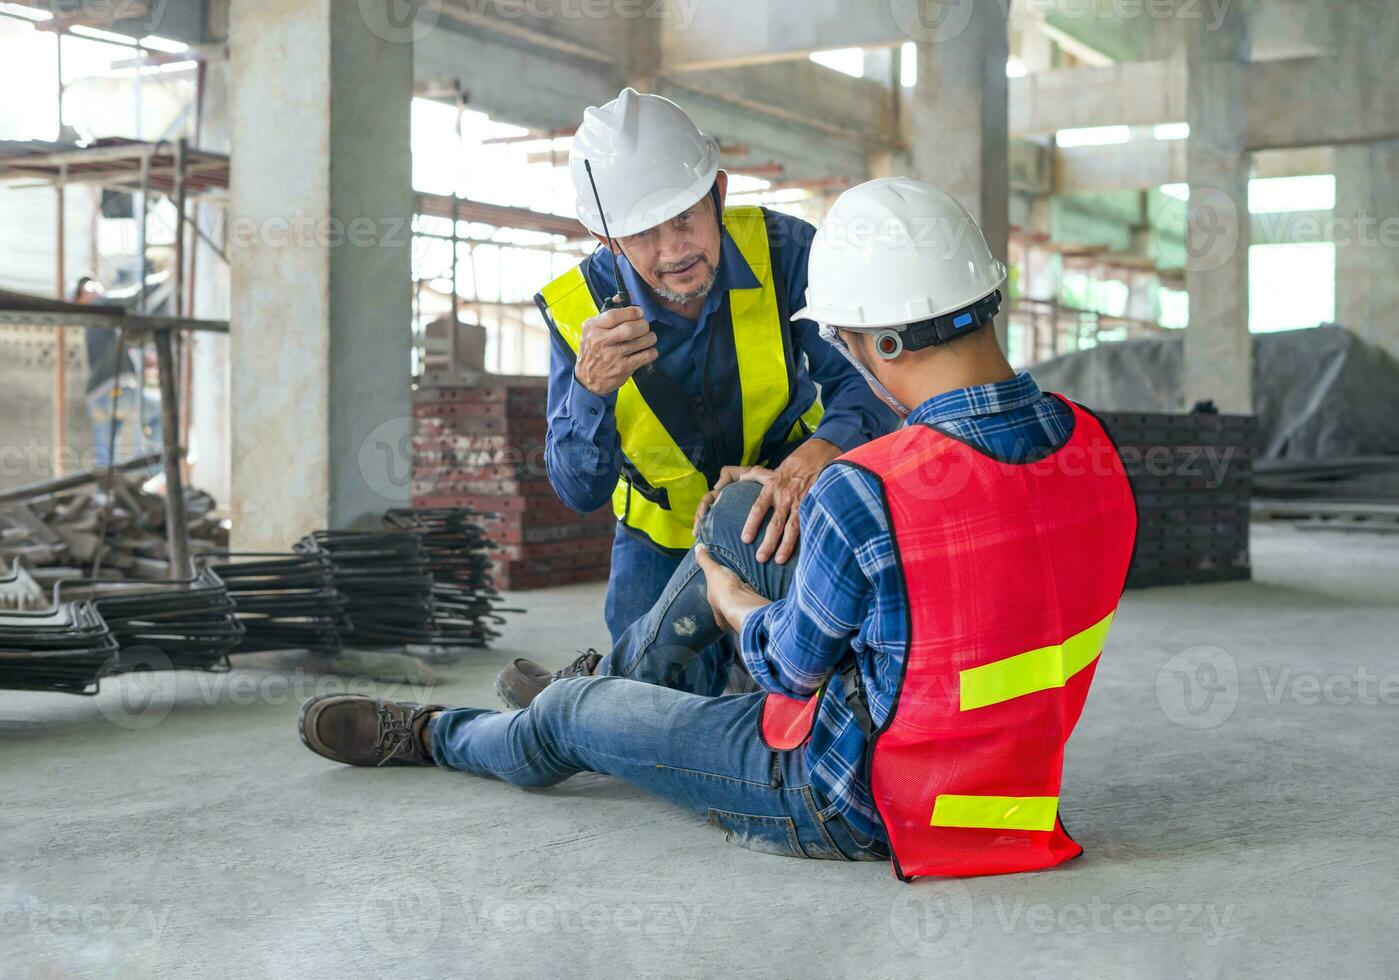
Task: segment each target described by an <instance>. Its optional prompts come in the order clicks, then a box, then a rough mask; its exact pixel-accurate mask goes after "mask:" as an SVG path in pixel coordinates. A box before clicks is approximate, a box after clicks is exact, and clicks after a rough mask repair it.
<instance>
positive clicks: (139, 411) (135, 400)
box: [73, 276, 160, 469]
mask: <svg viewBox="0 0 1399 980" xmlns="http://www.w3.org/2000/svg"><path fill="white" fill-rule="evenodd" d="M73 302H75V303H79V304H81V305H83V306H105V305H107V291H106V290H105V289H104V288H103V287H102V283H100V282H98V281H97V280H96V279H94V278H92V277H91V276H83V277H82V278H80V279H79V280H78V282H77V284H76V285H75V286H74V287H73ZM84 339H85V341H86V343H87V388H86V390H85V395H86V398H87V412H88V417H89V418H90V419H91V420H92V445H93V468H94V469H106V468H107V467H108V466H110V465H111V464H112V462H113V460H112V456H111V455H110V453H111V452H113V451H114V450H115V448H116V447H117V446H119V445H120V439H121V428H122V423H124V422H127V421H131V422H132V423H134V424H135V425H136V427H137V428H136V440H135V446H134V447H133V448H132V454H133V455H135V456H139V455H141V454H142V453H146V452H151V451H152V450H155V449H158V448H159V446H160V396H159V395H157V394H156V393H155V392H154V391H151V390H147V391H145V392H144V394H143V392H142V390H141V383H140V379H141V375H140V374H139V373H138V372H139V371H140V370H141V369H142V363H141V361H140V360H139V359H138V355H139V352H140V348H128V349H127V350H125V351H122V352H121V355H120V357H118V354H117V345H118V344H119V343H120V342H121V334H120V333H119V332H118V331H116V330H108V329H106V328H105V327H88V328H86V329H85V330H84ZM114 395H115V397H116V412H115V414H113V411H112V398H113V396H114ZM143 406H144V411H143Z"/></svg>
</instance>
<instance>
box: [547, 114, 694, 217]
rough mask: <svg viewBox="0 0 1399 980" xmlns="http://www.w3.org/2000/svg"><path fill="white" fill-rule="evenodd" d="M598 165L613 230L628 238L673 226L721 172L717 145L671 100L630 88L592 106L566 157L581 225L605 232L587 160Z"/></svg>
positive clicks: (596, 172) (595, 171)
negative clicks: (667, 224)
mask: <svg viewBox="0 0 1399 980" xmlns="http://www.w3.org/2000/svg"><path fill="white" fill-rule="evenodd" d="M584 160H589V161H591V162H592V165H593V177H594V179H596V181H597V190H598V197H600V198H601V200H602V206H603V208H604V209H605V211H606V214H607V226H608V230H609V231H611V232H612V235H613V236H614V237H616V238H625V237H626V236H628V235H635V234H636V233H638V232H642V231H646V230H647V229H648V228H654V227H655V226H656V225H659V224H660V223H661V222H663V221H669V220H670V219H671V218H673V217H675V216H676V215H677V214H679V213H680V212H682V211H684V210H685V209H686V208H688V207H690V206H692V205H693V204H695V203H696V202H697V201H699V200H701V199H702V198H703V197H704V195H705V194H707V193H708V192H709V188H710V187H711V186H713V184H714V176H715V174H717V173H718V172H719V144H718V143H717V142H716V141H715V140H713V139H712V138H710V137H708V136H706V135H705V134H704V133H702V132H700V130H699V127H697V126H696V125H695V124H694V123H693V122H691V121H690V117H689V116H687V115H686V114H685V110H684V109H681V108H680V107H679V106H678V105H676V104H675V103H674V102H672V101H670V100H669V99H666V98H662V97H661V96H659V95H642V94H640V93H639V92H637V91H636V90H635V89H631V88H625V89H622V93H621V94H620V95H619V96H617V98H615V99H613V100H612V101H611V102H609V103H607V104H606V105H604V106H601V107H598V106H589V107H588V109H587V111H586V112H584V113H583V125H581V126H579V127H578V132H577V133H575V134H574V136H573V149H572V150H571V151H570V152H569V155H568V167H569V172H570V173H571V175H572V177H573V190H574V193H575V195H576V196H577V200H578V220H579V221H581V222H583V225H584V227H586V228H587V229H588V230H589V231H591V232H594V233H596V234H599V235H601V234H604V231H603V227H602V216H601V215H600V214H599V213H598V209H597V204H596V202H595V199H594V197H593V189H592V186H591V185H590V184H589V183H588V174H587V171H586V170H585V169H584V167H583V161H584Z"/></svg>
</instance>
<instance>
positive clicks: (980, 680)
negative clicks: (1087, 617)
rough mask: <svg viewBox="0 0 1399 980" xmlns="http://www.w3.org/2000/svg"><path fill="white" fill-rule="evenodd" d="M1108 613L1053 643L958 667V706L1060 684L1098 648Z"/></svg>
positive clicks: (1108, 623)
mask: <svg viewBox="0 0 1399 980" xmlns="http://www.w3.org/2000/svg"><path fill="white" fill-rule="evenodd" d="M1112 617H1113V613H1108V614H1107V615H1106V616H1104V617H1103V618H1102V619H1101V620H1099V621H1098V622H1096V623H1094V624H1093V625H1092V626H1090V627H1088V628H1087V629H1086V630H1084V631H1083V632H1081V633H1075V634H1074V635H1073V636H1071V637H1069V638H1068V639H1067V640H1065V641H1064V642H1063V643H1060V644H1058V645H1057V646H1050V647H1041V648H1040V649H1038V650H1031V651H1030V652H1028V653H1019V654H1016V655H1015V656H1013V657H1007V658H1005V659H1004V660H997V661H995V662H994V663H989V664H982V665H981V666H980V667H972V668H971V669H969V670H964V671H962V673H961V681H962V685H961V687H962V710H963V711H970V710H972V709H973V708H984V707H986V706H987V705H988V704H1000V703H1001V702H1002V701H1009V700H1010V699H1011V698H1018V697H1021V696H1022V695H1025V694H1033V693H1034V692H1035V691H1047V690H1049V689H1050V688H1053V687H1063V686H1064V684H1065V683H1066V682H1067V681H1068V679H1069V678H1070V677H1072V676H1074V674H1077V673H1078V672H1079V671H1080V670H1082V669H1083V668H1084V667H1087V666H1088V665H1089V664H1091V663H1092V662H1093V661H1094V659H1096V658H1097V656H1098V654H1099V653H1101V652H1102V649H1103V641H1105V640H1106V639H1107V635H1108V627H1109V626H1111V625H1112Z"/></svg>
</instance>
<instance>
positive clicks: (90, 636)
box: [0, 602, 118, 694]
mask: <svg viewBox="0 0 1399 980" xmlns="http://www.w3.org/2000/svg"><path fill="white" fill-rule="evenodd" d="M117 650H118V647H117V641H116V639H115V638H114V637H113V636H112V633H111V631H110V630H109V629H108V628H107V624H106V623H105V622H103V620H102V616H101V615H100V614H99V613H98V612H97V609H96V607H95V606H94V605H93V604H92V603H90V602H60V603H56V604H55V605H54V607H53V608H51V609H47V610H42V611H37V612H5V613H0V688H9V689H12V690H23V691H64V692H67V693H70V694H95V693H97V678H98V676H99V675H100V674H102V673H104V672H107V671H109V670H110V669H111V667H112V665H113V661H114V660H115V658H116V656H117Z"/></svg>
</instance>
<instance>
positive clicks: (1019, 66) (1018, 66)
mask: <svg viewBox="0 0 1399 980" xmlns="http://www.w3.org/2000/svg"><path fill="white" fill-rule="evenodd" d="M1026 74H1028V73H1027V72H1026V70H1025V62H1023V61H1021V60H1020V59H1019V58H1016V57H1013V56H1012V57H1011V58H1009V59H1007V61H1006V78H1024V77H1025V76H1026Z"/></svg>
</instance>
